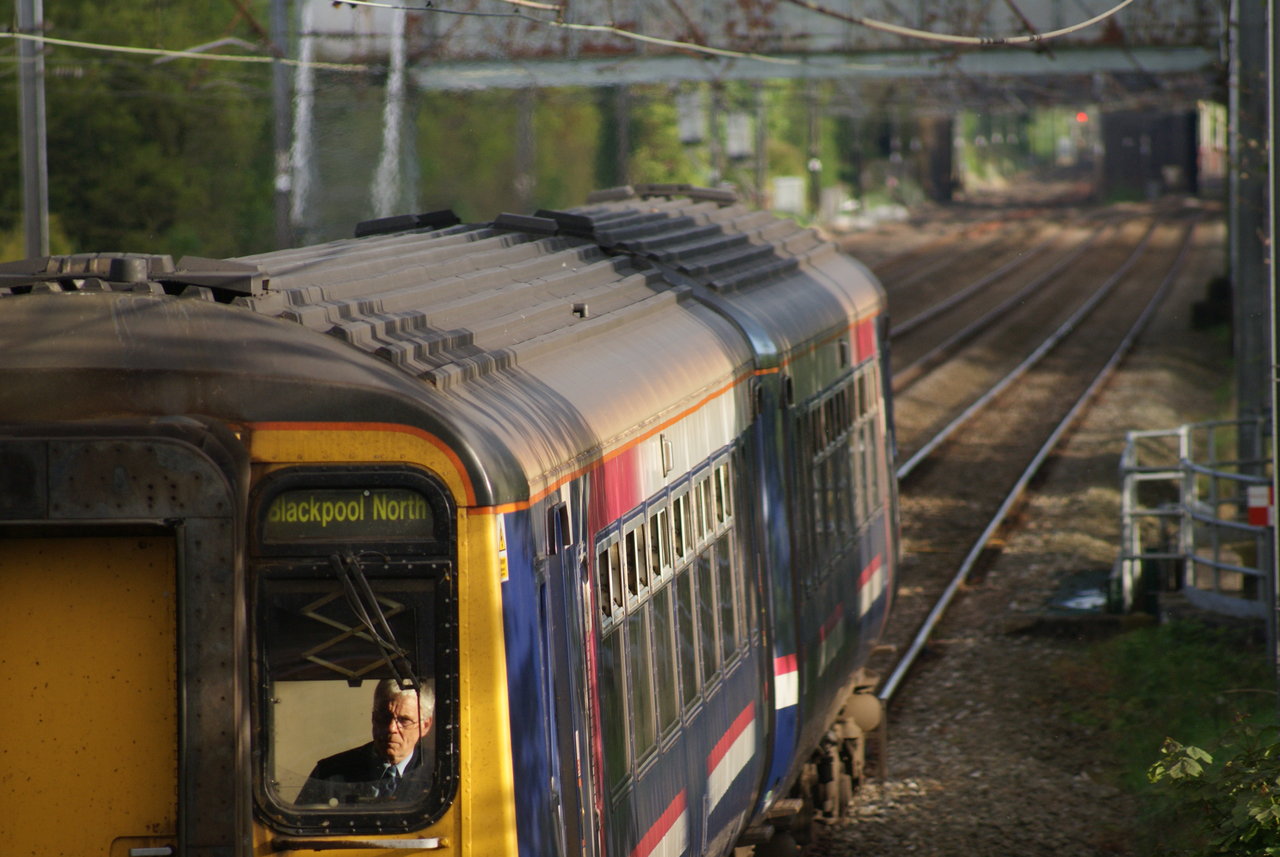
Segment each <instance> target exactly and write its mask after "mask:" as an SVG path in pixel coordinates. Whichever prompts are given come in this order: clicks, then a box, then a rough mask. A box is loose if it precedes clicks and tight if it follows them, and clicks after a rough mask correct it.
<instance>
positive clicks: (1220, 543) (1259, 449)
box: [1111, 420, 1276, 639]
mask: <svg viewBox="0 0 1280 857" xmlns="http://www.w3.org/2000/svg"><path fill="white" fill-rule="evenodd" d="M1245 429H1252V431H1245ZM1242 438H1245V439H1249V440H1247V441H1245V442H1247V443H1248V445H1250V446H1251V447H1254V448H1252V449H1250V450H1248V451H1247V454H1243V455H1242V454H1240V452H1239V451H1238V447H1239V445H1240V443H1241V442H1242V440H1241V439H1242ZM1269 444H1270V437H1269V425H1268V423H1267V422H1266V421H1263V420H1258V421H1249V422H1248V423H1245V422H1241V421H1218V422H1209V423H1196V424H1192V425H1184V426H1181V427H1179V428H1176V429H1167V430H1156V431H1132V432H1129V433H1128V434H1127V435H1126V442H1125V449H1124V453H1123V455H1122V456H1121V461H1120V474H1121V478H1122V483H1123V487H1122V493H1121V545H1120V552H1119V554H1118V556H1117V557H1116V563H1115V567H1114V568H1113V569H1112V574H1111V583H1112V592H1111V597H1112V601H1113V604H1114V606H1115V607H1116V608H1117V609H1122V610H1124V611H1126V612H1127V611H1130V610H1133V609H1134V608H1135V607H1139V606H1143V605H1141V604H1140V603H1139V602H1140V601H1141V600H1142V599H1144V598H1146V597H1148V595H1149V593H1152V592H1154V591H1157V590H1166V591H1167V590H1171V589H1179V590H1181V591H1182V592H1183V594H1184V595H1185V597H1186V598H1187V600H1188V602H1190V603H1191V604H1192V605H1194V606H1195V607H1198V608H1200V609H1203V610H1209V611H1213V612H1215V613H1225V614H1228V615H1231V616H1239V617H1253V618H1260V619H1263V620H1265V621H1266V623H1267V628H1268V636H1269V637H1270V638H1271V639H1275V637H1274V633H1275V628H1274V627H1273V626H1274V622H1275V603H1276V599H1275V592H1274V585H1275V584H1274V577H1275V575H1274V573H1273V569H1274V567H1275V566H1274V559H1273V556H1274V550H1275V545H1274V541H1273V535H1272V534H1273V527H1272V526H1270V525H1267V524H1265V523H1258V522H1257V521H1256V519H1257V510H1256V508H1255V515H1254V518H1255V522H1253V523H1251V522H1250V514H1249V512H1250V508H1249V507H1250V499H1251V497H1250V490H1249V489H1250V488H1254V489H1255V491H1254V494H1255V495H1256V494H1257V491H1258V489H1262V491H1263V495H1262V496H1263V497H1265V496H1266V490H1267V489H1268V488H1269V486H1270V485H1271V467H1272V464H1271V458H1270V455H1269V453H1268V452H1267V450H1269V448H1270V447H1269ZM1254 499H1255V503H1256V496H1255V498H1254ZM1264 520H1265V518H1264Z"/></svg>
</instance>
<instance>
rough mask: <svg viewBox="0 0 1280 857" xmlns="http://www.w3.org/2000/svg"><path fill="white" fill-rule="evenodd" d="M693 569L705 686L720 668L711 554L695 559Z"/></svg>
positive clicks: (701, 555) (707, 553)
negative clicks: (695, 580) (695, 575)
mask: <svg viewBox="0 0 1280 857" xmlns="http://www.w3.org/2000/svg"><path fill="white" fill-rule="evenodd" d="M693 568H694V570H695V571H696V572H697V575H698V644H699V647H698V652H699V655H700V656H701V661H702V684H703V685H704V686H705V685H707V684H709V683H710V682H711V678H712V676H714V675H715V673H716V669H717V668H718V667H719V663H718V658H717V654H718V649H717V646H716V590H715V573H714V570H713V569H712V567H711V552H710V551H703V552H702V553H700V554H698V555H697V556H696V557H694V564H693Z"/></svg>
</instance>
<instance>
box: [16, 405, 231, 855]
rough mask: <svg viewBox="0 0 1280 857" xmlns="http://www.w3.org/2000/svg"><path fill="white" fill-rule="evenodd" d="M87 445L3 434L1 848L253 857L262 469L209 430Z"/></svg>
mask: <svg viewBox="0 0 1280 857" xmlns="http://www.w3.org/2000/svg"><path fill="white" fill-rule="evenodd" d="M88 429H89V427H85V426H79V427H76V428H75V429H72V430H70V431H74V432H75V433H76V434H75V436H66V435H67V434H68V431H69V430H67V429H63V428H61V427H53V428H52V429H50V430H48V431H43V432H34V431H32V430H31V429H24V430H19V429H5V428H4V427H0V604H3V605H4V611H5V617H4V621H3V622H0V664H3V665H4V669H3V671H0V723H3V724H4V729H3V731H2V732H0V807H3V808H4V809H3V812H0V841H2V842H4V843H5V850H6V853H15V854H17V853H22V854H74V855H86V857H89V855H103V857H139V855H155V856H156V857H163V856H164V855H175V854H182V855H184V857H212V855H215V854H218V855H227V857H243V854H244V851H243V848H242V845H243V842H244V839H245V837H246V834H247V832H248V827H249V814H248V801H247V797H248V793H247V790H246V789H245V788H244V779H243V774H244V772H245V767H246V765H245V762H246V761H247V750H248V748H247V745H246V744H243V743H240V742H238V741H236V740H234V738H233V739H232V740H227V737H226V736H228V735H231V736H234V735H236V734H238V730H237V723H238V721H239V715H240V712H242V711H243V708H242V700H243V693H242V691H243V688H244V685H243V679H244V675H245V666H246V664H245V660H244V658H243V649H242V647H241V646H240V644H239V642H238V641H239V639H240V635H242V634H243V631H244V626H243V622H242V621H240V616H241V614H240V612H239V609H240V607H239V606H240V604H241V603H242V602H241V599H240V598H239V589H238V587H239V583H240V574H239V563H238V560H237V555H238V552H237V550H236V546H237V541H238V535H237V533H238V529H237V520H238V518H237V510H238V508H240V504H239V502H238V499H237V497H238V492H237V490H236V488H235V486H236V485H237V484H242V483H241V482H240V480H241V479H242V478H243V477H244V474H245V473H246V472H247V462H246V461H245V460H244V458H243V457H242V456H240V455H238V454H237V453H238V452H239V451H242V450H240V449H239V448H238V447H237V445H236V442H235V440H234V438H233V437H232V436H231V435H230V434H229V433H227V432H225V430H221V429H217V428H216V427H205V426H202V425H200V424H198V423H196V422H195V421H175V422H164V421H151V422H147V423H145V424H142V425H138V424H129V425H121V424H110V425H104V426H100V427H96V432H95V433H92V434H90V435H89V436H85V433H86V431H87V430H88ZM15 434H16V435H17V436H16V437H15V436H14V435H15Z"/></svg>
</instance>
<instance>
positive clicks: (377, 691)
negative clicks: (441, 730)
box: [373, 678, 436, 719]
mask: <svg viewBox="0 0 1280 857" xmlns="http://www.w3.org/2000/svg"><path fill="white" fill-rule="evenodd" d="M412 695H413V688H411V687H410V688H402V687H401V686H400V682H398V681H397V680H396V679H393V678H384V679H383V680H382V681H380V682H378V686H377V687H375V688H374V689H373V709H374V711H377V710H378V709H379V708H380V707H381V705H382V704H383V703H387V702H390V701H391V700H393V699H395V698H396V697H398V696H412ZM435 711H436V690H435V683H434V682H433V681H431V680H430V679H422V680H420V681H419V682H418V712H419V713H418V717H419V719H421V718H422V717H423V715H426V716H429V717H431V718H432V719H435Z"/></svg>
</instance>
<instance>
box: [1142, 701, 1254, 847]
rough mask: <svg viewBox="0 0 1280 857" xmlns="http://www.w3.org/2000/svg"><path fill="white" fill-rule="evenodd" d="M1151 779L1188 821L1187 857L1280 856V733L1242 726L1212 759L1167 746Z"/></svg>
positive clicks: (1205, 754)
mask: <svg viewBox="0 0 1280 857" xmlns="http://www.w3.org/2000/svg"><path fill="white" fill-rule="evenodd" d="M1160 753H1161V758H1160V761H1158V762H1156V763H1155V764H1154V765H1152V766H1151V770H1150V772H1149V774H1148V778H1149V779H1150V780H1151V782H1152V783H1153V784H1155V785H1156V787H1157V789H1158V793H1159V794H1160V795H1161V797H1162V798H1163V800H1164V801H1166V802H1167V803H1169V804H1170V805H1171V806H1173V807H1175V808H1176V812H1177V817H1178V818H1179V819H1182V820H1183V827H1184V829H1185V835H1186V837H1187V838H1186V839H1185V840H1183V841H1181V842H1180V843H1179V845H1178V847H1177V848H1176V849H1171V850H1172V851H1173V853H1177V854H1185V855H1197V857H1199V855H1204V857H1208V855H1211V854H1233V855H1246V854H1248V855H1252V854H1257V855H1268V854H1269V855H1274V854H1280V729H1278V728H1277V727H1276V726H1274V725H1272V726H1269V727H1265V728H1257V727H1254V726H1251V725H1248V724H1247V723H1242V724H1241V725H1239V726H1237V727H1236V728H1235V729H1233V730H1231V731H1230V732H1229V733H1228V734H1227V736H1226V737H1225V738H1224V740H1223V742H1222V747H1221V749H1219V750H1218V751H1217V752H1216V754H1215V755H1216V757H1217V758H1216V759H1215V755H1211V754H1210V753H1208V752H1206V751H1205V750H1203V749H1201V748H1200V747H1195V746H1187V745H1184V744H1180V743H1178V742H1177V741H1174V740H1173V739H1168V740H1167V741H1165V745H1164V747H1163V748H1162V749H1161V751H1160Z"/></svg>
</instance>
